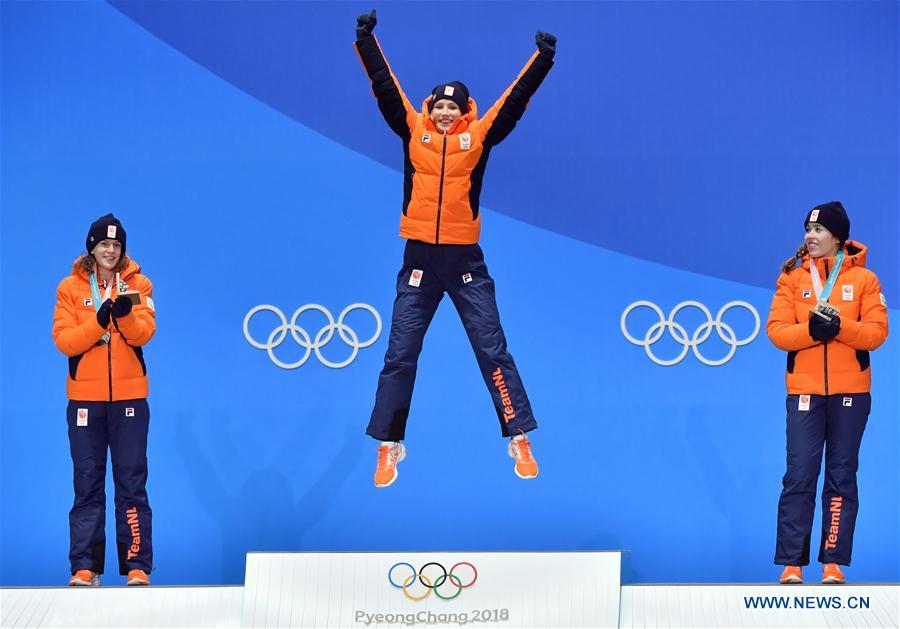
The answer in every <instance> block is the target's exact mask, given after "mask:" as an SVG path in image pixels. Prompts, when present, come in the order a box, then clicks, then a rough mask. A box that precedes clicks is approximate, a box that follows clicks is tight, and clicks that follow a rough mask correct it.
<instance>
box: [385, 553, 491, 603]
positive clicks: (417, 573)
mask: <svg viewBox="0 0 900 629" xmlns="http://www.w3.org/2000/svg"><path fill="white" fill-rule="evenodd" d="M399 566H406V567H407V568H409V570H410V574H409V575H408V576H407V577H406V578H404V579H403V583H402V585H399V584H397V583H396V582H395V581H394V577H393V573H394V570H395V569H396V568H398V567H399ZM429 566H437V567H438V568H440V569H441V575H440V576H438V577H437V578H435V579H434V580H433V581H432V579H431V578H430V577H429V576H427V575H426V574H425V569H426V568H428V567H429ZM460 566H468V567H469V568H471V569H472V580H471V581H469V582H468V583H466V584H465V585H464V584H463V582H462V579H461V578H460V577H459V576H458V575H456V574H454V572H453V571H454V570H456V569H457V568H459V567H460ZM387 577H388V582H389V583H390V584H391V585H393V586H394V587H395V588H397V589H399V590H403V593H404V594H405V595H406V597H407V598H409V599H410V600H413V601H421V600H422V599H424V598H426V597H427V596H428V595H429V594H431V592H432V591H434V594H435V596H437V597H438V598H440V599H443V600H445V601H449V600H452V599H454V598H456V597H457V596H459V595H460V594H462V591H463V590H464V589H466V588H468V587H472V585H473V584H474V583H475V582H476V581H477V580H478V570H477V569H476V568H475V566H474V565H472V564H471V563H469V562H468V561H460V562H458V563H455V564H453V567H451V568H450V570H449V571H448V570H447V569H446V568H445V567H444V566H443V565H442V564H440V563H438V562H436V561H430V562H428V563H426V564H425V565H423V566H422V567H421V568H420V569H418V570H416V569H415V567H413V565H412V564H410V563H407V562H405V561H400V562H397V563H395V564H394V565H393V566H391V567H390V569H388V574H387ZM416 579H418V581H419V583H421V584H422V585H423V586H425V593H424V594H422V595H420V596H416V595H414V594H412V593H411V592H410V591H409V586H410V585H412V584H413V583H414V582H415V581H416ZM447 581H449V582H450V584H451V585H453V586H455V587H456V593H455V594H451V595H449V596H446V595H444V594H442V593H441V591H440V590H439V589H438V588H440V587H441V586H442V585H444V583H446V582H447Z"/></svg>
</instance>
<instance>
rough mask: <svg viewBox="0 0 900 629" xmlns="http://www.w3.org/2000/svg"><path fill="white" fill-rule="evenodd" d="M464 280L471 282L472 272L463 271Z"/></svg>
mask: <svg viewBox="0 0 900 629" xmlns="http://www.w3.org/2000/svg"><path fill="white" fill-rule="evenodd" d="M462 280H463V284H468V283H469V282H471V281H472V274H471V273H463V276H462Z"/></svg>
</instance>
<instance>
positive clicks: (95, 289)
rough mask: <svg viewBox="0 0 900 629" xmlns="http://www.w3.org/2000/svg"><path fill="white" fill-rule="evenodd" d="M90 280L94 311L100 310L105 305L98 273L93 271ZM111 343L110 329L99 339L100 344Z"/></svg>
mask: <svg viewBox="0 0 900 629" xmlns="http://www.w3.org/2000/svg"><path fill="white" fill-rule="evenodd" d="M88 281H89V282H90V284H91V297H93V298H94V312H98V311H99V310H100V306H102V305H103V302H102V299H101V297H100V284H98V283H97V275H96V273H94V272H93V271H91V272H90V274H89V275H88ZM106 343H109V331H108V330H107V331H106V332H104V333H103V336H101V337H100V340H99V341H97V344H98V345H104V344H106Z"/></svg>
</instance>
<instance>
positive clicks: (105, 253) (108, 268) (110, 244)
mask: <svg viewBox="0 0 900 629" xmlns="http://www.w3.org/2000/svg"><path fill="white" fill-rule="evenodd" d="M91 254H92V255H93V256H94V261H95V262H96V263H97V267H98V268H99V270H100V272H101V273H103V274H104V275H106V276H108V275H110V274H111V273H113V272H114V271H115V269H116V265H117V264H118V263H119V259H120V258H121V257H122V243H120V242H119V241H118V240H113V239H111V238H108V239H106V240H101V241H100V242H98V243H97V246H96V247H94V250H93V251H92V252H91ZM104 272H105V273H104Z"/></svg>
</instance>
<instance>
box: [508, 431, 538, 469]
mask: <svg viewBox="0 0 900 629" xmlns="http://www.w3.org/2000/svg"><path fill="white" fill-rule="evenodd" d="M507 452H508V453H509V456H511V457H512V458H514V459H515V460H516V476H518V477H519V478H534V477H535V476H537V475H538V464H537V461H535V460H534V456H533V455H532V454H531V442H530V441H528V437H526V436H525V435H524V434H523V435H521V436H519V437H514V438H513V439H511V440H510V442H509V449H508V450H507Z"/></svg>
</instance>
